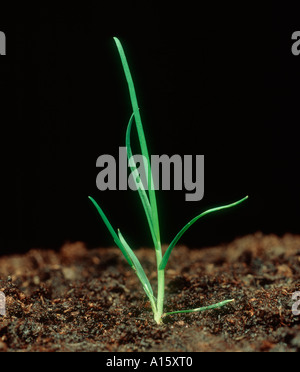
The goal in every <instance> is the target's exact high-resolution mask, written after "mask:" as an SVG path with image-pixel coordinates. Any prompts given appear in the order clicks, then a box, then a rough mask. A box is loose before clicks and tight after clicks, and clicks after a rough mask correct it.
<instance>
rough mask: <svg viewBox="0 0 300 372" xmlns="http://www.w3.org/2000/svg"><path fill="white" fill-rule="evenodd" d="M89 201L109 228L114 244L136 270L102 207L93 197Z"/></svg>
mask: <svg viewBox="0 0 300 372" xmlns="http://www.w3.org/2000/svg"><path fill="white" fill-rule="evenodd" d="M89 199H90V200H91V202H92V203H93V204H94V206H95V207H96V209H97V211H98V213H99V214H100V216H101V218H102V220H103V222H104V223H105V225H106V227H107V228H108V230H109V232H110V234H111V235H112V237H113V239H114V242H115V243H116V244H117V246H118V247H119V248H120V250H121V252H122V253H123V255H124V257H125V258H126V261H127V262H128V263H129V265H130V266H131V267H132V268H133V269H134V264H133V262H132V260H131V258H130V256H129V254H128V253H127V251H126V249H125V248H124V246H123V244H122V242H121V241H120V239H119V237H118V235H117V233H116V232H115V230H114V229H113V227H112V225H111V224H110V222H109V221H108V219H107V217H106V216H105V214H104V212H103V210H102V209H101V208H100V206H99V205H98V203H97V202H96V201H95V200H94V199H93V198H92V197H91V196H89Z"/></svg>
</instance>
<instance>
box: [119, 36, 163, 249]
mask: <svg viewBox="0 0 300 372" xmlns="http://www.w3.org/2000/svg"><path fill="white" fill-rule="evenodd" d="M113 39H114V41H115V43H116V46H117V49H118V52H119V55H120V58H121V62H122V66H123V70H124V73H125V77H126V80H127V84H128V88H129V95H130V100H131V105H132V109H133V113H134V117H135V123H136V128H137V132H138V138H139V142H140V146H141V151H142V155H143V156H145V158H146V159H147V161H148V177H147V180H148V190H149V199H150V205H151V216H152V223H153V227H154V231H155V235H156V241H158V242H159V244H158V245H157V246H155V248H156V249H160V232H159V222H158V212H157V203H156V196H155V190H154V187H153V179H152V172H151V167H150V161H149V153H148V148H147V143H146V138H145V133H144V129H143V125H142V119H141V115H140V111H139V106H138V101H137V97H136V93H135V87H134V83H133V80H132V76H131V72H130V69H129V66H128V62H127V58H126V56H125V53H124V50H123V47H122V44H121V42H120V40H119V39H118V38H116V37H114V38H113Z"/></svg>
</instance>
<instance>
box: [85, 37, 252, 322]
mask: <svg viewBox="0 0 300 372" xmlns="http://www.w3.org/2000/svg"><path fill="white" fill-rule="evenodd" d="M114 41H115V43H116V46H117V49H118V52H119V55H120V59H121V63H122V66H123V69H124V73H125V77H126V80H127V84H128V88H129V95H130V100H131V104H132V110H133V113H132V115H131V117H130V120H129V123H128V126H127V131H126V148H127V154H128V159H130V158H131V157H132V150H131V144H130V133H131V129H132V124H133V122H134V123H135V126H136V129H137V133H138V140H139V144H140V148H141V153H142V155H143V156H144V157H145V159H147V161H148V177H147V182H148V185H147V188H145V187H144V186H143V184H142V183H141V182H140V180H139V177H138V175H139V173H138V169H137V167H136V164H134V163H131V166H130V167H131V171H132V172H136V173H135V174H136V175H137V177H134V181H135V183H136V188H137V190H138V193H139V197H140V199H141V202H142V205H143V208H144V211H145V214H146V217H147V221H148V225H149V230H150V233H151V236H152V240H153V244H154V248H155V254H156V264H157V281H158V287H157V297H155V296H154V293H153V290H152V287H151V284H150V282H149V280H148V278H147V276H146V274H145V272H144V269H143V267H142V265H141V264H140V262H139V260H138V258H137V257H136V255H135V253H134V252H133V250H132V249H131V247H130V246H129V245H128V243H127V242H126V240H125V238H124V236H123V235H122V234H121V232H120V230H118V232H116V231H115V230H114V228H113V227H112V225H111V224H110V222H109V220H108V219H107V217H106V215H105V214H104V212H103V210H102V209H101V208H100V206H99V205H98V204H97V202H96V201H95V200H94V199H93V198H92V197H91V196H89V198H90V200H91V201H92V203H93V204H94V206H95V207H96V209H97V211H98V212H99V214H100V216H101V218H102V220H103V222H104V223H105V225H106V227H107V228H108V230H109V232H110V234H111V235H112V237H113V239H114V242H115V243H116V245H117V246H118V247H119V248H120V250H121V252H122V253H123V255H124V257H125V259H126V260H127V262H128V264H129V265H130V266H131V268H132V269H133V270H134V272H135V273H136V275H137V277H138V278H139V280H140V282H141V284H142V287H143V289H144V291H145V293H146V295H147V297H148V298H149V301H150V304H151V307H152V311H153V315H154V320H155V321H156V323H157V324H159V323H161V321H162V319H163V318H164V317H165V316H168V315H172V314H178V313H190V312H197V311H204V310H209V309H215V308H218V307H221V306H224V305H226V304H227V303H229V302H232V301H234V300H233V299H229V300H224V301H222V302H218V303H216V304H214V305H209V306H204V307H199V308H197V309H190V310H177V311H172V312H168V313H164V311H163V307H164V296H165V268H166V265H167V263H168V259H169V257H170V254H171V252H172V250H173V248H174V247H175V245H176V244H177V242H178V240H179V239H180V238H181V236H182V235H183V234H184V233H185V232H186V230H188V229H189V228H190V227H191V226H192V225H193V224H194V223H195V222H196V221H198V220H199V219H200V218H201V217H204V216H205V215H207V214H209V213H213V212H217V211H220V210H222V209H226V208H231V207H234V206H236V205H238V204H240V203H242V202H243V201H244V200H246V199H247V198H248V196H246V197H244V198H243V199H241V200H238V201H236V202H234V203H231V204H227V205H223V206H220V207H216V208H212V209H208V210H207V211H205V212H203V213H201V214H199V215H197V216H196V217H194V218H193V219H192V220H191V221H190V222H188V223H187V224H186V225H185V226H184V227H183V228H182V229H181V230H180V231H179V233H178V234H177V235H176V236H175V238H174V239H173V240H172V242H171V244H170V245H169V247H168V248H167V250H166V251H165V253H164V255H163V253H162V247H161V240H160V230H159V219H158V211H157V203H156V196H155V190H154V187H153V176H152V172H151V167H150V159H149V153H148V148H147V143H146V139H145V134H144V130H143V125H142V120H141V116H140V110H139V106H138V101H137V97H136V93H135V87H134V83H133V80H132V76H131V72H130V69H129V66H128V63H127V59H126V56H125V53H124V50H123V47H122V44H121V42H120V41H119V40H118V39H117V38H116V37H114ZM131 160H132V159H131ZM140 166H141V165H140ZM145 169H146V167H145ZM146 190H147V191H146Z"/></svg>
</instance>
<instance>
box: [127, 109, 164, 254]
mask: <svg viewBox="0 0 300 372" xmlns="http://www.w3.org/2000/svg"><path fill="white" fill-rule="evenodd" d="M133 118H134V113H133V114H132V115H131V117H130V119H129V123H128V126H127V130H126V148H127V156H128V159H130V158H131V157H132V150H131V145H130V133H131V127H132V122H133ZM132 161H133V158H132ZM130 169H131V171H132V172H133V171H135V170H136V169H137V168H136V164H135V162H134V161H133V166H131V167H130ZM133 179H134V182H135V185H136V188H137V190H138V193H139V196H140V199H141V201H142V204H143V207H144V210H145V213H146V217H147V220H148V224H149V227H150V231H151V235H152V239H153V243H154V246H155V247H156V245H157V238H156V234H155V230H154V226H153V220H152V211H151V206H150V202H149V199H148V195H147V193H146V191H145V188H144V186H143V184H142V182H140V183H137V181H136V179H135V177H133Z"/></svg>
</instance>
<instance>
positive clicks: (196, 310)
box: [163, 300, 234, 317]
mask: <svg viewBox="0 0 300 372" xmlns="http://www.w3.org/2000/svg"><path fill="white" fill-rule="evenodd" d="M233 301H234V300H225V301H222V302H218V303H216V304H213V305H209V306H204V307H198V308H197V309H191V310H177V311H171V312H169V313H165V314H163V317H165V316H168V315H173V314H181V313H196V312H198V311H206V310H212V309H217V308H218V307H221V306H224V305H226V304H228V303H229V302H233Z"/></svg>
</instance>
